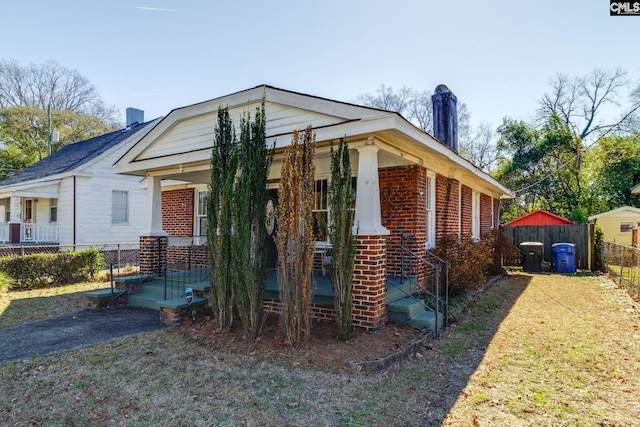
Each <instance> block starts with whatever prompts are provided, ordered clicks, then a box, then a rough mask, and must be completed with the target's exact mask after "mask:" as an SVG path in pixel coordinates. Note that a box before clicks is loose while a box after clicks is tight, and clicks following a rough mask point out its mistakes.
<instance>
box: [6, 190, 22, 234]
mask: <svg viewBox="0 0 640 427" xmlns="http://www.w3.org/2000/svg"><path fill="white" fill-rule="evenodd" d="M20 201H21V198H20V197H18V196H11V204H10V207H9V212H10V216H9V243H20V240H21V235H20V234H21V232H20V223H21V222H22V219H21V212H22V205H21V203H20Z"/></svg>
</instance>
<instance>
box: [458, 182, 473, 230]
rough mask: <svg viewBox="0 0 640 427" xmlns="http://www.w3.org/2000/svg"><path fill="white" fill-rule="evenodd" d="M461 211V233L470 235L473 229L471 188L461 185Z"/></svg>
mask: <svg viewBox="0 0 640 427" xmlns="http://www.w3.org/2000/svg"><path fill="white" fill-rule="evenodd" d="M460 202H461V206H462V209H461V213H462V224H461V226H462V235H463V236H465V235H466V236H471V232H472V230H473V225H472V224H473V190H471V188H469V187H467V186H466V185H463V186H462V187H461V197H460Z"/></svg>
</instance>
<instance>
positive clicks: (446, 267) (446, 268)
mask: <svg viewBox="0 0 640 427" xmlns="http://www.w3.org/2000/svg"><path fill="white" fill-rule="evenodd" d="M405 240H407V241H409V243H411V244H412V245H414V246H417V245H418V243H417V242H416V241H415V240H414V239H413V238H412V236H411V235H408V234H400V241H401V242H402V246H404V241H405ZM425 253H426V254H427V255H429V256H430V257H432V258H435V259H436V260H437V261H438V262H439V263H440V264H441V265H443V266H444V287H445V322H446V320H447V319H448V309H449V268H450V267H451V263H450V262H449V261H448V260H445V259H442V258H440V257H439V256H438V255H436V254H434V253H433V252H431V251H430V250H429V249H426V248H425Z"/></svg>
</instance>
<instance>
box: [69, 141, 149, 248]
mask: <svg viewBox="0 0 640 427" xmlns="http://www.w3.org/2000/svg"><path fill="white" fill-rule="evenodd" d="M123 152H124V147H119V148H118V149H117V150H115V151H112V152H110V153H109V154H108V155H106V156H104V157H102V158H100V159H97V160H96V161H94V162H93V163H91V164H89V165H87V166H86V167H85V168H84V170H80V171H78V173H79V175H80V176H77V177H76V178H75V181H76V182H75V198H76V217H75V228H76V236H75V238H76V240H75V243H76V244H93V243H116V242H137V241H138V239H139V234H140V231H141V230H142V227H143V225H144V210H145V203H146V197H147V192H146V190H144V189H141V188H140V185H139V181H140V178H139V177H134V176H126V175H116V174H115V173H114V172H113V167H112V165H113V163H114V162H115V161H116V160H117V159H118V158H119V157H120V156H121V155H122V153H123ZM87 175H89V176H87ZM113 190H123V191H127V192H128V193H129V199H128V202H129V222H128V223H127V224H112V223H111V192H112V191H113ZM73 205H74V178H73V177H67V178H64V179H63V180H62V182H61V183H60V198H59V199H58V233H59V240H60V244H66V245H68V244H73V243H74V241H73V234H74V233H73V232H74V230H73V228H74V210H73Z"/></svg>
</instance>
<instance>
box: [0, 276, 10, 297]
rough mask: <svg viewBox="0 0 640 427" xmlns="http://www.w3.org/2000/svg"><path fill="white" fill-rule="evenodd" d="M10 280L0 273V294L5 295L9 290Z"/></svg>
mask: <svg viewBox="0 0 640 427" xmlns="http://www.w3.org/2000/svg"><path fill="white" fill-rule="evenodd" d="M11 282H12V281H11V278H10V277H9V276H8V275H7V274H6V273H4V272H2V271H0V294H4V293H7V292H9V291H10V290H11V284H12V283H11Z"/></svg>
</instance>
